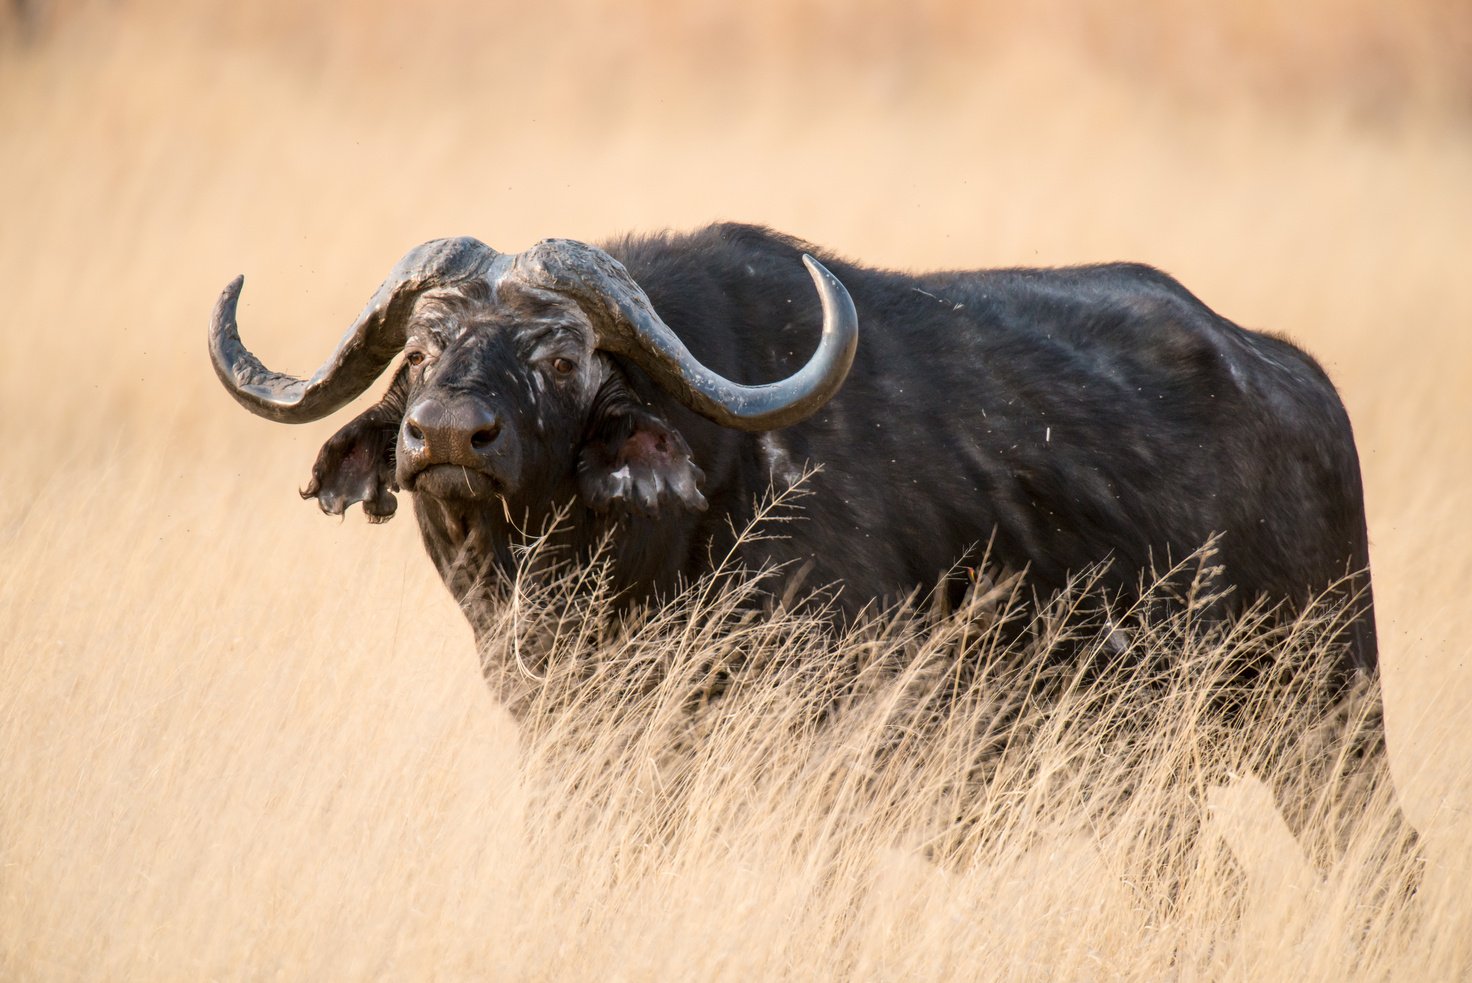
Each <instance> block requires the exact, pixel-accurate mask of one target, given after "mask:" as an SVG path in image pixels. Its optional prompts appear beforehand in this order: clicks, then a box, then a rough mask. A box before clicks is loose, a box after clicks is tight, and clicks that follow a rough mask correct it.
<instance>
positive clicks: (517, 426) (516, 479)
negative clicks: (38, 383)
mask: <svg viewBox="0 0 1472 983" xmlns="http://www.w3.org/2000/svg"><path fill="white" fill-rule="evenodd" d="M803 262H804V263H805V264H806V265H807V268H808V271H809V273H810V274H811V276H812V278H813V282H814V283H815V284H816V285H817V289H818V293H819V296H820V299H821V301H822V305H823V314H824V320H823V334H822V340H821V341H820V343H819V346H818V349H817V351H816V352H815V353H814V355H813V356H812V358H811V359H810V360H809V361H808V363H807V364H806V365H805V366H803V368H802V369H800V370H799V371H798V372H797V373H796V374H794V375H792V376H791V377H790V378H787V379H784V380H782V381H779V382H774V383H771V384H768V385H757V386H746V385H740V384H737V383H735V382H732V381H731V380H729V379H726V378H724V377H723V376H721V375H719V374H717V373H715V372H713V371H711V370H710V369H709V368H707V367H706V366H704V365H702V364H701V363H700V362H698V361H697V360H696V359H695V358H694V357H693V356H692V355H691V353H690V352H689V351H688V350H687V349H686V347H685V345H684V344H683V343H682V342H681V341H680V339H679V337H677V336H676V335H675V333H674V332H673V331H671V330H670V328H669V327H668V326H667V325H666V324H665V323H664V321H663V320H662V319H661V318H660V316H659V315H658V314H657V313H656V312H655V310H654V308H653V306H652V305H651V303H650V301H649V298H648V296H647V295H646V294H645V292H644V291H643V290H642V289H641V288H640V287H639V285H638V284H637V283H635V282H634V280H633V279H632V278H631V277H630V276H629V274H628V272H627V271H626V270H625V269H624V267H623V266H622V264H620V263H619V262H618V261H617V260H615V259H614V258H613V257H611V256H610V255H608V254H607V253H605V252H604V251H603V250H601V249H598V248H596V247H593V246H589V245H586V244H584V243H580V242H573V241H570V240H558V239H552V240H546V241H544V242H541V243H539V244H537V245H536V246H534V247H532V248H531V249H529V250H527V251H526V252H523V253H519V254H515V255H511V254H503V253H498V252H496V251H495V250H493V249H491V248H489V247H487V246H486V245H484V244H483V243H481V242H478V241H477V240H475V239H470V238H457V239H440V240H435V241H433V242H428V243H425V244H424V245H422V246H419V247H418V248H416V249H414V250H412V251H411V252H410V253H409V254H408V255H406V256H405V257H404V258H403V259H402V260H401V261H400V262H399V264H398V266H397V267H395V269H394V270H393V272H392V273H391V274H390V276H389V278H388V279H387V280H385V281H384V283H383V285H382V286H380V287H379V288H378V292H377V293H375V294H374V296H373V299H372V300H370V301H369V303H368V305H367V307H366V308H364V310H363V312H362V314H360V315H359V317H358V319H357V320H356V321H355V322H354V323H353V325H352V326H351V327H350V328H349V329H348V331H347V333H346V334H345V335H344V336H343V338H342V340H341V341H340V342H339V343H338V345H337V348H336V350H335V351H334V352H333V353H332V355H331V356H330V357H329V358H328V359H327V361H326V362H324V363H323V365H322V366H321V368H319V369H318V370H317V371H316V373H315V374H314V375H312V377H311V378H310V379H299V378H296V377H293V376H289V375H283V374H281V373H277V372H272V371H269V370H268V369H266V367H265V366H264V365H262V364H261V362H260V360H258V359H257V358H256V357H255V356H254V355H252V354H251V353H250V352H249V351H247V350H246V349H245V348H244V347H243V346H242V344H241V342H240V336H239V333H238V330H237V327H236V321H235V310H236V303H237V300H238V298H239V294H240V288H241V284H242V278H236V279H235V280H234V281H233V282H232V283H231V284H230V285H229V286H227V287H226V288H225V290H224V292H223V294H222V295H221V297H220V300H219V303H218V304H217V305H216V307H215V311H214V316H213V319H212V322H211V326H210V352H211V356H212V359H213V362H214V366H215V371H216V373H217V374H218V375H219V377H220V380H221V381H222V382H223V383H224V384H225V387H226V389H228V390H229V391H230V393H231V394H232V395H233V396H234V397H235V399H236V400H237V401H238V402H240V403H241V405H243V406H245V407H246V408H247V409H249V410H250V411H251V412H252V413H255V414H257V415H260V416H264V417H267V418H269V419H272V420H276V421H279V422H282V423H305V422H308V421H311V420H316V419H319V418H321V417H323V416H326V415H328V414H329V413H332V412H333V411H335V410H337V409H339V408H341V407H342V406H344V405H346V404H347V403H348V402H349V401H351V400H352V399H354V398H355V397H357V396H358V395H360V394H361V393H362V392H363V391H364V390H365V389H366V388H367V387H368V386H369V385H370V384H371V383H372V381H373V379H374V378H376V377H377V376H378V375H379V374H380V373H381V372H383V371H384V369H385V368H387V367H388V365H389V364H390V363H391V362H392V361H393V360H394V359H395V358H396V357H397V356H398V355H399V354H400V353H402V355H403V360H402V363H401V364H400V367H399V369H398V371H397V373H396V374H395V376H394V381H393V384H392V385H391V387H390V389H389V391H388V393H387V394H386V395H385V396H384V398H383V400H382V401H380V402H379V403H378V404H376V405H375V406H373V407H372V408H370V409H369V410H368V411H367V412H365V413H363V414H362V415H360V416H359V417H358V418H357V419H355V420H353V421H352V422H351V423H349V424H348V425H347V426H346V427H344V428H343V429H342V430H340V431H338V433H337V434H335V435H334V436H333V437H332V438H331V439H330V440H329V441H328V442H327V444H326V445H324V446H323V448H322V451H321V453H320V454H319V456H318V459H317V462H316V465H315V466H314V468H313V473H312V480H311V482H310V484H309V485H308V487H307V488H306V490H305V491H304V492H303V497H309V498H310V497H314V498H316V499H317V501H318V503H319V505H320V506H321V508H322V509H323V511H325V512H328V513H331V514H341V513H342V512H343V511H344V509H346V508H347V507H348V506H349V505H352V504H353V503H355V502H362V503H363V507H364V511H365V512H366V513H367V514H368V517H369V518H370V520H373V521H383V520H385V519H387V518H389V517H390V516H392V515H393V513H394V511H395V508H396V502H395V499H394V495H393V491H394V490H405V491H409V492H412V493H414V494H415V496H416V501H417V502H418V504H419V505H420V508H419V513H420V520H421V523H422V524H424V523H429V524H430V525H433V526H436V527H440V528H439V529H438V531H439V532H441V533H447V534H448V535H449V537H450V538H451V539H452V540H460V541H463V540H464V539H465V538H466V536H468V535H472V534H473V533H474V530H475V529H476V528H479V527H480V526H481V525H482V524H483V523H482V519H486V520H487V521H488V519H489V517H490V516H491V515H493V514H494V515H496V516H500V515H503V514H504V516H505V518H506V519H507V520H508V521H509V520H510V517H511V516H512V514H513V513H515V514H517V515H521V516H526V517H528V518H532V517H535V516H537V515H539V514H545V513H546V512H547V511H548V510H549V509H550V508H551V507H553V505H554V504H555V503H558V502H560V501H562V500H565V499H566V498H567V497H569V496H571V495H576V496H578V497H579V498H580V499H581V500H582V502H583V503H584V504H585V505H586V506H588V507H589V508H591V509H592V510H594V511H595V512H609V511H617V510H621V509H622V510H632V511H637V512H639V513H643V514H646V515H653V514H657V513H658V512H660V510H662V509H666V508H682V509H704V508H705V499H704V497H703V496H702V494H701V485H702V481H703V475H702V473H701V471H700V468H699V467H698V466H697V465H696V464H695V462H694V461H692V460H691V457H690V452H689V448H688V446H687V445H686V442H685V440H684V438H683V437H682V436H681V434H680V433H679V431H678V430H676V429H675V428H674V427H673V426H672V425H671V424H670V423H669V422H668V421H666V420H665V419H663V418H661V417H660V416H659V415H657V414H656V413H655V412H654V411H653V410H652V409H650V408H649V407H647V406H646V405H644V404H643V403H642V402H641V401H640V400H639V399H638V397H636V396H635V395H633V393H632V390H631V388H630V387H629V386H628V385H627V378H628V377H627V375H626V372H627V371H628V369H629V368H630V367H633V368H637V369H638V370H640V371H642V372H643V373H645V374H646V375H647V376H648V377H649V378H650V379H651V380H652V381H653V382H654V383H655V384H656V385H657V386H658V387H659V388H661V389H663V390H664V391H665V392H667V393H669V394H670V395H671V396H672V397H673V398H674V399H675V400H677V401H678V402H679V403H680V404H682V405H684V406H685V407H687V408H689V409H690V410H692V411H694V412H695V413H698V414H700V415H701V416H704V417H706V418H708V419H710V420H712V421H715V422H716V423H718V424H721V425H723V426H727V427H733V428H737V429H741V430H748V431H757V430H770V429H774V428H777V427H783V426H787V425H789V424H792V423H795V422H797V421H798V420H801V419H803V418H804V417H806V416H808V415H809V414H811V413H813V412H814V411H815V410H817V409H818V408H819V407H820V406H822V405H823V404H824V403H825V402H826V401H827V400H828V399H829V398H830V397H831V396H832V395H833V394H834V393H835V392H837V390H838V388H839V386H840V385H841V384H842V382H843V379H844V377H845V375H846V374H847V372H848V369H849V366H850V365H851V363H852V361H853V357H854V349H855V345H856V343H857V317H856V315H855V313H854V307H853V303H852V301H851V300H850V298H849V296H848V293H847V291H845V289H844V288H843V286H842V285H841V284H840V283H839V282H838V281H837V280H836V279H835V278H834V277H833V276H832V275H831V274H830V273H828V271H827V270H825V269H824V268H823V267H822V266H821V265H820V264H819V263H818V262H817V261H815V260H814V259H813V258H812V257H810V256H804V257H803ZM425 531H426V539H427V541H428V540H430V539H432V538H433V537H431V536H430V535H429V534H430V531H431V530H430V529H429V528H426V530H425ZM432 548H433V547H432Z"/></svg>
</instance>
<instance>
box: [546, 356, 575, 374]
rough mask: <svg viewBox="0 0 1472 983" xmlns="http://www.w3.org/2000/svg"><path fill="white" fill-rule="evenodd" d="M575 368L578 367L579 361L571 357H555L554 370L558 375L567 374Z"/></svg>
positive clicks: (553, 361)
mask: <svg viewBox="0 0 1472 983" xmlns="http://www.w3.org/2000/svg"><path fill="white" fill-rule="evenodd" d="M575 368H577V363H575V362H574V361H573V360H572V359H570V358H554V359H553V360H552V370H553V371H554V372H556V373H557V374H558V375H567V374H568V373H569V372H571V371H572V370H573V369H575Z"/></svg>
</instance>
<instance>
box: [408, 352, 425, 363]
mask: <svg viewBox="0 0 1472 983" xmlns="http://www.w3.org/2000/svg"><path fill="white" fill-rule="evenodd" d="M425 357H426V356H425V354H424V353H423V352H421V351H418V350H415V351H412V352H409V353H408V354H407V355H405V356H404V361H406V362H408V363H409V364H410V365H423V364H424V359H425Z"/></svg>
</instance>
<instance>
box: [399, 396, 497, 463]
mask: <svg viewBox="0 0 1472 983" xmlns="http://www.w3.org/2000/svg"><path fill="white" fill-rule="evenodd" d="M500 435H501V421H500V419H499V418H498V417H497V416H496V414H495V413H494V412H493V411H492V410H491V409H490V407H488V406H485V405H483V404H481V403H480V402H478V401H475V400H465V399H462V400H456V401H455V402H451V403H446V402H444V401H442V400H438V399H423V400H420V401H419V402H417V403H415V404H414V405H413V406H411V407H409V412H408V413H406V414H404V430H403V434H402V439H403V443H404V449H405V450H406V451H408V452H409V453H410V454H412V455H413V456H415V457H417V458H419V459H420V460H419V464H420V466H421V467H428V466H430V465H432V464H459V465H463V466H466V467H484V466H485V465H486V464H487V463H489V460H488V458H489V455H490V454H491V452H492V451H493V450H494V449H495V446H496V440H497V438H498V437H500Z"/></svg>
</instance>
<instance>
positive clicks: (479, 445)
mask: <svg viewBox="0 0 1472 983" xmlns="http://www.w3.org/2000/svg"><path fill="white" fill-rule="evenodd" d="M500 433H501V424H500V423H499V422H497V421H494V420H493V421H491V422H490V423H487V424H485V425H484V426H482V427H480V428H479V429H478V430H476V431H475V433H473V434H471V435H470V446H471V447H473V448H475V449H476V450H478V451H483V450H485V449H486V448H487V447H490V446H491V445H492V444H494V443H495V442H496V438H497V437H498V436H500Z"/></svg>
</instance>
